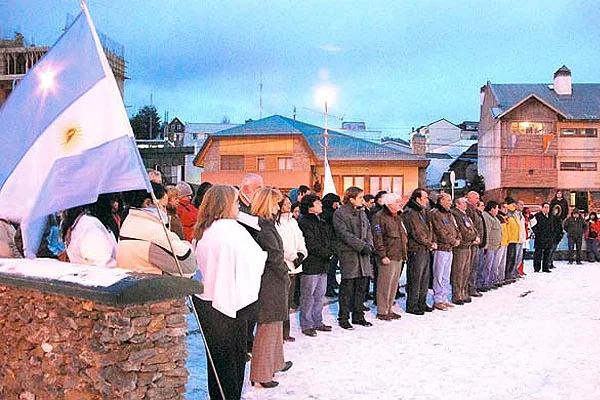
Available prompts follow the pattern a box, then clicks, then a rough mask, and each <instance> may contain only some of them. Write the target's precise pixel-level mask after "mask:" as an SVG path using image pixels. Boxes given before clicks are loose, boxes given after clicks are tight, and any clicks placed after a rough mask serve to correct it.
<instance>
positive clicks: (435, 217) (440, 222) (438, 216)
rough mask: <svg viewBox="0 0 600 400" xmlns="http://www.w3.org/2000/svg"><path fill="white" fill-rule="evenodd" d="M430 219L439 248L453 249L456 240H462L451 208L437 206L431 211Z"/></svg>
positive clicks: (441, 249) (442, 249)
mask: <svg viewBox="0 0 600 400" xmlns="http://www.w3.org/2000/svg"><path fill="white" fill-rule="evenodd" d="M429 220H430V221H431V228H432V231H433V240H434V241H435V242H436V243H437V250H440V251H452V248H454V247H456V241H457V240H458V241H459V242H460V233H459V232H458V225H457V224H456V220H455V219H454V216H452V213H451V212H450V210H446V209H445V208H444V207H442V206H437V207H436V208H434V209H433V210H432V211H431V212H430V213H429Z"/></svg>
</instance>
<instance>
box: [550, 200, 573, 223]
mask: <svg viewBox="0 0 600 400" xmlns="http://www.w3.org/2000/svg"><path fill="white" fill-rule="evenodd" d="M557 205H558V206H560V214H558V215H559V217H560V220H561V221H563V220H564V219H565V218H567V216H568V215H569V203H567V199H565V198H564V197H563V198H562V199H560V200H558V199H557V198H556V197H554V198H553V199H552V201H551V202H550V210H554V207H556V206H557Z"/></svg>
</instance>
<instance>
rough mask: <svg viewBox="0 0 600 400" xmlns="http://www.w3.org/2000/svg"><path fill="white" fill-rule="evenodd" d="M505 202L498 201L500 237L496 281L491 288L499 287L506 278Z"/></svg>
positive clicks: (506, 218) (506, 227)
mask: <svg viewBox="0 0 600 400" xmlns="http://www.w3.org/2000/svg"><path fill="white" fill-rule="evenodd" d="M507 211H508V210H507V209H506V203H500V209H499V210H498V216H497V218H498V220H499V221H500V225H501V226H502V239H501V240H500V249H499V250H498V257H497V258H496V260H495V261H496V265H495V267H496V282H495V283H494V285H493V286H492V289H495V288H499V287H500V286H502V285H504V282H505V278H506V260H507V258H506V253H507V249H508V217H507V215H506V212H507Z"/></svg>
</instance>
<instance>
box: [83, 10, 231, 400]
mask: <svg viewBox="0 0 600 400" xmlns="http://www.w3.org/2000/svg"><path fill="white" fill-rule="evenodd" d="M82 2H83V0H82ZM150 195H151V196H152V202H153V203H154V206H155V207H156V210H157V211H158V219H159V220H160V224H161V225H162V227H163V231H164V232H165V236H166V237H167V242H168V243H169V248H170V249H171V254H172V255H173V258H174V259H175V264H176V265H177V270H178V272H179V276H181V277H182V278H183V269H182V268H181V264H180V263H179V259H178V258H177V255H176V254H175V249H174V248H173V242H171V238H170V237H169V230H168V229H167V226H166V225H165V223H164V219H163V213H162V210H161V209H160V206H159V204H158V199H157V198H156V196H155V195H154V192H150ZM186 297H187V299H188V300H189V302H190V304H191V305H192V312H193V314H194V317H195V319H196V323H197V324H198V330H199V331H200V335H201V336H202V340H203V342H204V348H205V349H206V354H207V355H208V360H209V362H210V366H211V368H212V370H213V372H214V373H215V380H216V381H217V386H218V387H219V392H220V393H221V398H223V400H227V399H226V398H225V393H224V392H223V387H222V386H221V380H220V379H219V374H218V373H217V368H216V366H215V362H214V361H213V358H212V354H211V353H210V349H209V348H208V342H207V341H206V336H205V335H204V330H203V329H202V325H201V324H200V318H199V317H198V311H197V310H196V306H195V305H194V302H193V301H192V296H191V295H188V296H186Z"/></svg>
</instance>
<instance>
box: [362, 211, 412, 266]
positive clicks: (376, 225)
mask: <svg viewBox="0 0 600 400" xmlns="http://www.w3.org/2000/svg"><path fill="white" fill-rule="evenodd" d="M371 230H372V232H373V245H374V246H375V252H376V253H377V257H379V260H381V259H383V258H386V257H387V258H389V259H390V260H394V261H402V260H406V259H407V258H408V253H407V250H406V249H407V244H408V236H407V233H406V227H405V226H404V223H403V222H402V216H401V215H400V214H397V215H393V214H392V213H391V211H390V210H388V209H387V207H385V206H384V207H383V208H382V209H381V210H379V212H377V213H376V214H375V215H373V219H372V224H371Z"/></svg>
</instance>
